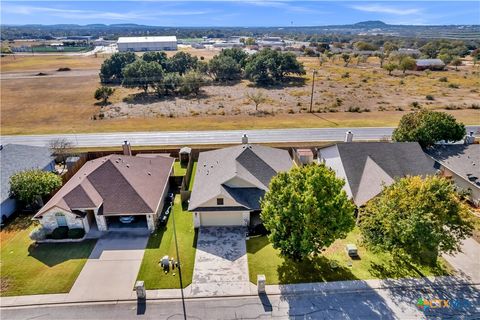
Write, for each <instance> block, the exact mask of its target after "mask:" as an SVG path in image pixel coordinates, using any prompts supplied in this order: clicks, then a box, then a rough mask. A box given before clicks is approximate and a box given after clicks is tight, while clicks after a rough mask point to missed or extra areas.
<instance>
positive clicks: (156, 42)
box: [117, 36, 177, 52]
mask: <svg viewBox="0 0 480 320" xmlns="http://www.w3.org/2000/svg"><path fill="white" fill-rule="evenodd" d="M117 46H118V51H120V52H125V51H164V50H177V37H176V36H167V37H119V38H118V41H117Z"/></svg>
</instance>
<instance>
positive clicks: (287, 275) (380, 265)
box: [247, 229, 452, 284]
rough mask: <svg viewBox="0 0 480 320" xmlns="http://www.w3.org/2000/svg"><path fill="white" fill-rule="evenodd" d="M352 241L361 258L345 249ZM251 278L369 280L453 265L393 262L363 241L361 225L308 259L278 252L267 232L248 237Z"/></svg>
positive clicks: (446, 270) (440, 271) (436, 272)
mask: <svg viewBox="0 0 480 320" xmlns="http://www.w3.org/2000/svg"><path fill="white" fill-rule="evenodd" d="M349 243H352V244H355V245H356V246H357V247H358V254H359V258H358V259H351V258H350V257H348V255H347V254H346V251H345V246H346V245H347V244H349ZM247 254H248V268H249V275H250V281H251V282H253V283H256V279H257V274H265V275H266V280H267V284H286V283H303V282H324V281H341V280H367V279H384V278H403V277H420V276H440V275H448V274H451V273H452V269H451V268H450V267H449V266H448V265H447V263H446V262H445V261H444V260H443V259H442V258H440V259H439V260H438V264H437V266H435V267H431V268H429V267H423V266H416V265H415V266H411V265H405V264H404V265H401V264H394V263H393V262H392V261H391V255H389V254H388V253H373V252H371V251H369V250H367V249H366V248H365V247H364V246H363V245H362V243H361V235H360V231H359V230H358V229H355V230H353V231H352V232H350V233H349V234H348V236H347V238H346V239H341V240H337V241H335V242H334V243H333V244H332V245H331V246H330V247H329V248H327V249H326V250H325V251H324V253H323V254H322V255H321V256H319V257H316V258H313V259H312V260H311V261H309V262H305V261H304V262H295V261H292V260H290V259H285V258H283V257H281V256H280V255H279V251H278V250H275V249H274V248H273V247H272V245H271V244H270V243H269V241H268V239H267V237H266V236H258V237H252V238H250V240H248V241H247Z"/></svg>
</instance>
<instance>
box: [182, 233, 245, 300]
mask: <svg viewBox="0 0 480 320" xmlns="http://www.w3.org/2000/svg"><path fill="white" fill-rule="evenodd" d="M245 231H246V230H245V228H243V227H201V228H200V231H199V235H198V241H197V251H196V254H195V267H194V271H193V280H192V285H191V292H190V294H191V295H192V296H223V295H241V294H249V293H250V287H251V285H250V281H249V277H248V263H247V249H246V243H245Z"/></svg>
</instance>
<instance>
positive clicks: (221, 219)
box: [196, 211, 250, 227]
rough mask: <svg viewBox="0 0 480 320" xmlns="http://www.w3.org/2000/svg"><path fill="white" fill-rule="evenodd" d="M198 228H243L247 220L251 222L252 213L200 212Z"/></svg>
mask: <svg viewBox="0 0 480 320" xmlns="http://www.w3.org/2000/svg"><path fill="white" fill-rule="evenodd" d="M196 216H198V226H204V227H214V226H241V225H245V223H246V219H247V221H248V220H249V217H250V212H248V211H246V212H245V211H213V212H199V213H196Z"/></svg>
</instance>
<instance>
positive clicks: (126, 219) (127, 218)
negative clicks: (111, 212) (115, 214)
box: [118, 216, 135, 224]
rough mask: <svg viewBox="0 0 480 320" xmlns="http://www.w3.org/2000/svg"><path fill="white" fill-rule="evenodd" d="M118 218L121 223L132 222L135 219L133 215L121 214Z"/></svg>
mask: <svg viewBox="0 0 480 320" xmlns="http://www.w3.org/2000/svg"><path fill="white" fill-rule="evenodd" d="M118 220H120V222H121V223H125V224H127V223H132V222H133V220H135V217H134V216H122V217H120V218H119V219H118Z"/></svg>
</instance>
